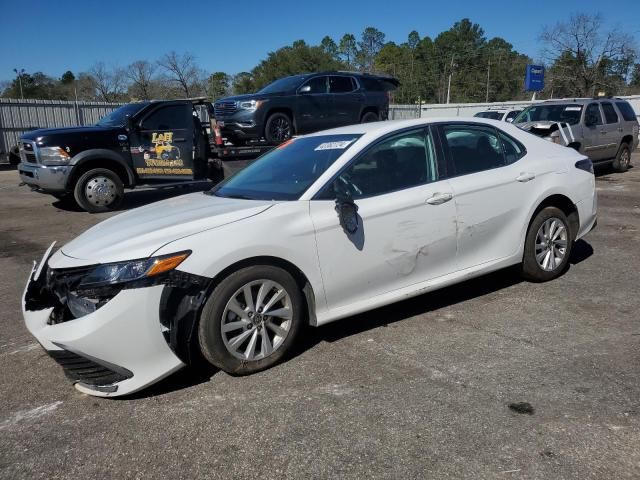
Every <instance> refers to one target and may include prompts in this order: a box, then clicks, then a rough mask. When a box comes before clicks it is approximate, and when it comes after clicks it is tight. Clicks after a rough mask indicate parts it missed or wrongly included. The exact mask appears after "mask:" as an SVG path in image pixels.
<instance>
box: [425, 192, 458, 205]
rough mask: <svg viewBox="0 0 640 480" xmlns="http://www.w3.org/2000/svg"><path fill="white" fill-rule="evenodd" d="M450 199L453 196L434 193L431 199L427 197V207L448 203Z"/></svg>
mask: <svg viewBox="0 0 640 480" xmlns="http://www.w3.org/2000/svg"><path fill="white" fill-rule="evenodd" d="M452 198H453V195H452V194H450V193H434V194H433V196H432V197H429V198H428V199H427V203H428V204H429V205H441V204H443V203H446V202H448V201H449V200H451V199H452Z"/></svg>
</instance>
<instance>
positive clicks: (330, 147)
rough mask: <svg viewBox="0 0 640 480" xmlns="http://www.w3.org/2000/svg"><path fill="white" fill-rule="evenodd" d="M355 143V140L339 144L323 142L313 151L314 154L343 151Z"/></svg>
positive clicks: (343, 141)
mask: <svg viewBox="0 0 640 480" xmlns="http://www.w3.org/2000/svg"><path fill="white" fill-rule="evenodd" d="M355 141H356V139H355V138H352V139H351V140H342V141H340V142H324V143H321V144H320V145H318V146H317V147H316V148H314V150H315V151H316V152H318V151H320V150H344V149H345V148H347V147H348V146H349V145H351V144H352V143H353V142H355Z"/></svg>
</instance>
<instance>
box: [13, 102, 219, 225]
mask: <svg viewBox="0 0 640 480" xmlns="http://www.w3.org/2000/svg"><path fill="white" fill-rule="evenodd" d="M203 108H204V109H206V110H207V112H208V114H209V115H208V116H209V118H211V117H212V116H213V111H212V110H213V109H212V105H211V103H208V102H206V100H205V99H188V100H170V101H151V102H139V103H130V104H127V105H124V106H122V107H120V108H118V109H117V110H114V111H113V112H111V113H110V114H108V115H107V116H105V117H104V118H103V119H102V120H100V121H99V122H98V123H97V124H96V125H94V126H85V127H70V128H52V129H42V130H34V131H32V132H27V133H25V134H24V135H23V136H22V138H21V139H20V142H19V144H18V147H19V154H20V164H19V165H18V172H19V174H20V179H21V180H22V182H23V183H24V184H27V185H29V186H30V187H31V188H32V189H34V190H38V191H40V192H43V193H49V194H52V195H54V196H56V197H58V198H63V197H73V198H74V199H75V201H76V202H77V203H78V205H80V207H82V208H83V209H84V210H87V211H89V212H101V211H106V210H111V209H114V208H116V207H117V206H118V204H119V203H120V202H121V200H122V198H123V196H124V188H125V187H127V188H133V187H136V186H140V185H150V186H172V185H181V184H192V183H195V182H199V181H207V179H208V177H209V172H210V169H209V163H208V157H209V153H210V151H211V146H210V143H211V142H210V131H211V128H210V125H209V124H207V123H205V122H201V121H200V118H199V113H200V112H199V111H200V109H203ZM204 116H205V117H206V116H207V115H206V114H205V115H204Z"/></svg>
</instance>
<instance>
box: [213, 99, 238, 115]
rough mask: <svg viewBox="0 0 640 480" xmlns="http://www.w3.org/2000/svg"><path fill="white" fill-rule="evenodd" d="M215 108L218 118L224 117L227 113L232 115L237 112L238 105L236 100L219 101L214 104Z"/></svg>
mask: <svg viewBox="0 0 640 480" xmlns="http://www.w3.org/2000/svg"><path fill="white" fill-rule="evenodd" d="M213 110H214V113H215V116H216V118H219V117H224V116H226V115H231V114H232V113H235V112H236V111H237V110H238V108H237V107H236V102H231V101H229V102H218V103H216V104H215V105H214V106H213Z"/></svg>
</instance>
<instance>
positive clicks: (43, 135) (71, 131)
mask: <svg viewBox="0 0 640 480" xmlns="http://www.w3.org/2000/svg"><path fill="white" fill-rule="evenodd" d="M121 128H122V127H99V126H97V125H93V126H87V127H64V128H41V129H38V130H32V131H30V132H25V133H24V134H22V138H24V139H26V140H33V141H39V142H40V141H43V140H46V139H48V138H50V137H67V136H77V135H82V134H85V135H92V134H102V133H108V132H113V131H114V130H120V129H121Z"/></svg>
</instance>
